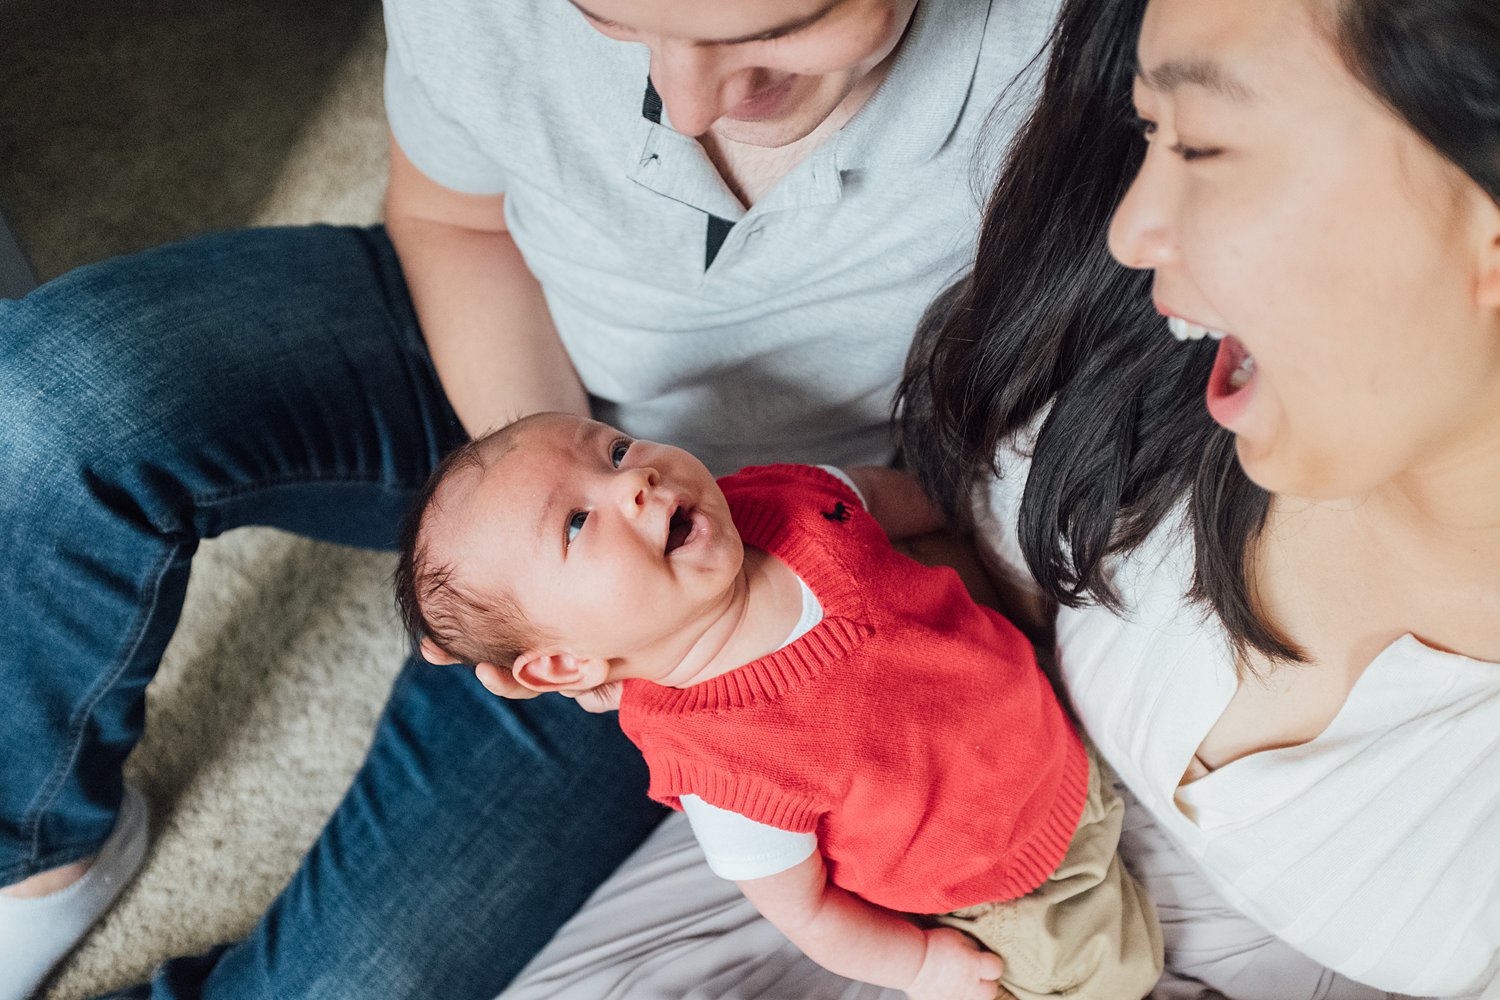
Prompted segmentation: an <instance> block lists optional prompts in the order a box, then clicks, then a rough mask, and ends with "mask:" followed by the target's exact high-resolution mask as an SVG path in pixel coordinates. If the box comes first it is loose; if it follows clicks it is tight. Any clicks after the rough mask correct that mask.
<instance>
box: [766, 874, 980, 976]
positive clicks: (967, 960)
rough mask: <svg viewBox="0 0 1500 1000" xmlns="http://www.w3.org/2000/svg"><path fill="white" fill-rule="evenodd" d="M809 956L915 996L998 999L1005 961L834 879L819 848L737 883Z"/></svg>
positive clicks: (828, 966) (832, 969) (838, 970)
mask: <svg viewBox="0 0 1500 1000" xmlns="http://www.w3.org/2000/svg"><path fill="white" fill-rule="evenodd" d="M736 884H737V885H738V886H739V887H740V891H741V892H743V893H744V894H745V896H746V898H747V899H749V900H750V902H751V903H753V904H754V905H755V908H756V909H757V910H759V911H760V912H761V914H762V915H763V916H764V917H765V918H766V919H767V920H769V921H771V923H772V924H774V925H775V926H776V929H777V930H779V931H781V933H783V934H785V935H786V936H787V938H789V939H790V940H791V942H792V943H793V944H795V945H796V946H797V947H798V948H800V949H801V950H802V953H803V954H804V955H806V956H807V957H808V958H811V959H812V960H813V961H815V962H817V963H818V964H819V965H821V966H823V968H825V969H827V970H829V971H830V972H836V973H838V974H839V975H841V976H845V977H848V978H849V979H857V980H860V981H861V982H866V983H873V984H874V985H876V986H888V987H894V988H895V989H899V990H905V991H906V994H907V996H909V997H911V998H912V1000H994V998H995V996H996V995H997V993H998V985H997V982H996V981H997V980H998V979H999V978H1000V972H1001V969H1002V965H1001V962H1000V959H999V958H998V957H997V956H995V955H992V954H990V953H989V952H986V951H981V950H980V949H979V948H978V946H976V945H975V944H974V942H972V941H970V940H969V939H968V938H967V937H965V936H964V935H963V934H960V933H959V932H958V931H955V930H952V929H951V928H947V927H937V928H932V929H928V930H924V929H922V928H920V927H917V926H916V925H915V924H912V923H910V922H909V921H907V920H906V919H904V918H902V917H900V916H898V915H897V914H895V913H892V912H891V911H890V910H885V909H882V908H880V907H878V906H875V905H874V904H873V903H869V902H866V901H865V900H863V899H860V898H859V897H858V896H855V895H854V894H852V893H849V892H846V891H844V890H843V889H840V888H839V887H838V886H836V885H834V884H833V883H832V882H830V881H829V880H828V873H827V871H826V870H825V869H824V866H823V857H822V855H821V854H819V853H818V852H816V851H814V852H813V854H812V856H811V857H809V858H808V859H807V860H806V861H803V862H802V863H801V864H798V865H796V866H794V867H792V868H788V869H787V870H786V871H783V872H779V873H777V874H775V875H768V876H766V877H765V878H757V879H750V880H748V881H743V882H737V883H736Z"/></svg>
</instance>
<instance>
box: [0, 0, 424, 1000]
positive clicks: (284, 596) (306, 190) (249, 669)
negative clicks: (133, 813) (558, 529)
mask: <svg viewBox="0 0 1500 1000" xmlns="http://www.w3.org/2000/svg"><path fill="white" fill-rule="evenodd" d="M383 46H384V40H383V36H382V31H381V24H380V10H379V5H378V2H376V0H323V2H319V3H315V4H306V3H302V2H298V0H238V2H236V3H224V2H223V0H192V2H189V0H115V2H112V3H109V4H101V3H97V2H94V0H87V2H85V0H0V208H3V210H4V212H5V215H6V217H7V218H8V219H9V220H10V222H11V225H12V226H13V228H14V229H15V231H16V234H17V235H18V237H19V238H20V240H21V242H22V244H23V246H24V247H25V248H26V250H27V252H28V253H29V254H30V256H31V259H32V261H33V263H34V264H35V265H36V270H37V271H38V273H39V275H40V277H42V278H43V279H44V280H45V279H46V278H49V277H52V276H55V275H57V274H60V273H62V272H63V271H66V270H68V269H69V268H72V267H74V266H76V265H79V264H83V263H86V262H89V261H93V260H98V259H101V258H103V257H107V256H112V255H114V254H118V253H123V252H128V251H130V250H134V249H138V248H141V247H145V246H150V245H153V244H156V243H160V242H164V241H167V240H171V239H176V238H179V237H182V236H186V235H190V234H193V233H198V232H204V231H209V230H215V229H225V228H234V227H240V226H245V225H259V224H280V223H299V222H313V221H329V222H351V223H361V222H370V221H374V220H375V219H376V218H377V217H378V214H379V202H380V195H381V192H382V189H383V181H384V170H385V156H386V152H385V120H384V115H383V112H382V109H381V103H380V74H381V60H382V58H383ZM392 568H393V562H392V558H391V557H390V556H388V555H386V554H380V553H368V552H357V551H353V550H349V549H343V548H338V547H335V546H330V545H321V544H316V543H312V542H308V541H306V540H303V539H297V538H293V537H291V536H288V535H285V534H281V533H279V532H274V531H270V530H266V529H244V530H240V531H235V532H231V533H229V534H227V535H225V536H223V537H222V538H220V539H217V540H213V541H210V542H207V543H205V544H204V546H203V548H202V550H201V553H200V555H199V556H198V558H197V560H196V561H195V563H194V566H193V577H192V582H191V584H190V586H189V590H188V600H187V608H186V611H185V613H184V616H183V620H182V625H181V627H180V628H179V630H178V632H177V635H176V637H175V638H174V640H173V642H172V645H171V647H170V649H169V650H168V652H167V656H166V659H165V662H164V663H163V665H162V669H161V672H160V674H159V676H158V678H157V680H156V682H155V683H154V684H153V685H152V686H151V688H150V689H149V691H148V694H147V729H146V738H145V741H144V742H143V743H142V744H141V745H140V747H139V748H138V749H137V750H136V752H135V754H134V755H133V756H132V757H131V759H130V762H129V764H128V767H127V770H128V772H129V773H130V775H131V776H132V777H133V778H134V780H135V781H136V782H138V783H139V785H140V787H141V788H142V790H143V791H144V792H145V794H146V797H147V799H148V800H149V802H150V804H151V809H152V816H151V835H152V845H151V848H150V852H149V853H148V855H147V859H146V864H145V868H144V870H143V872H142V874H141V876H140V878H139V879H138V880H137V881H136V883H135V884H134V885H132V886H131V887H130V888H129V889H127V890H126V891H125V893H124V895H123V896H122V897H121V898H120V901H119V903H118V904H117V905H116V906H115V908H114V909H113V910H112V911H111V912H110V913H109V915H108V916H106V918H105V919H104V921H103V922H102V923H101V924H100V925H98V927H97V928H96V929H95V930H94V932H93V933H92V934H91V935H90V936H89V937H88V938H87V939H86V940H85V941H84V943H83V944H82V946H81V947H80V948H79V949H78V950H77V951H75V952H74V954H73V956H72V957H71V959H70V960H69V962H68V963H67V965H66V966H65V967H64V968H63V969H62V971H61V972H60V974H59V975H58V976H57V977H55V979H54V981H53V982H52V983H51V984H50V986H49V988H48V990H47V991H46V992H45V993H44V994H43V996H44V997H46V998H47V1000H75V998H81V997H90V996H94V995H96V994H98V993H101V992H104V991H106V990H110V989H115V988H118V987H121V986H125V985H129V984H131V983H134V982H139V981H141V980H143V979H145V978H146V977H147V976H148V975H149V973H150V971H151V969H152V968H153V967H154V966H155V965H156V963H158V962H159V961H161V960H162V959H163V958H166V957H168V956H171V955H178V954H188V953H194V952H199V951H202V950H204V949H206V948H208V947H210V946H212V945H214V944H216V943H218V942H221V941H228V940H233V939H235V938H237V937H240V936H242V935H243V934H244V933H245V932H246V931H247V930H248V929H249V928H250V927H251V926H252V925H253V923H254V921H255V920H256V918H257V917H258V916H259V914H260V913H261V912H262V910H264V909H265V907H266V905H267V904H268V903H269V902H270V900H271V899H272V898H273V897H274V896H275V895H276V893H277V892H278V891H279V890H280V888H281V887H282V886H283V885H284V884H285V883H286V881H287V879H288V878H289V877H290V875H291V873H292V871H293V870H294V868H295V867H296V865H297V863H298V861H299V859H300V858H301V856H302V854H303V852H304V851H305V850H306V848H307V846H308V844H310V843H311V842H312V840H313V839H314V838H315V837H316V836H317V833H318V830H319V829H320V828H321V826H322V824H323V822H324V820H325V819H326V817H327V816H328V814H329V813H330V812H331V811H332V810H333V808H334V806H335V805H336V804H337V802H338V800H339V797H340V796H341V794H342V792H343V790H344V788H345V787H346V786H347V784H348V781H349V778H350V776H351V775H352V774H353V772H354V769H355V768H356V767H357V766H358V764H359V761H360V759H361V758H362V757H363V755H364V752H365V749H366V747H367V746H368V743H369V740H370V735H371V732H372V729H373V726H374V722H375V719H376V717H377V715H378V713H379V711H380V708H381V706H382V705H383V704H384V702H385V697H386V693H387V691H388V690H389V687H390V683H391V680H392V678H393V677H394V675H395V673H396V671H397V669H398V668H399V666H400V664H401V661H402V658H403V656H404V652H405V642H404V639H403V638H402V636H401V634H400V630H399V628H398V627H397V625H396V622H395V616H394V613H393V611H392V610H391V600H390V596H389V591H388V585H387V578H388V576H389V573H390V571H391V569H392Z"/></svg>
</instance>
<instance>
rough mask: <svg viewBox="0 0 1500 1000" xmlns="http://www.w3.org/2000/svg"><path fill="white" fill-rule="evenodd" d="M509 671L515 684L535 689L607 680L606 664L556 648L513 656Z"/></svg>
mask: <svg viewBox="0 0 1500 1000" xmlns="http://www.w3.org/2000/svg"><path fill="white" fill-rule="evenodd" d="M510 672H511V676H512V677H514V678H515V679H516V682H517V683H518V684H520V685H521V686H522V687H525V688H528V689H530V690H532V691H536V692H538V693H545V692H547V691H576V690H582V689H587V688H591V687H595V686H597V685H599V684H603V683H604V682H605V681H606V680H608V675H609V665H608V664H607V663H605V661H603V660H596V659H593V658H592V657H587V656H574V655H573V654H572V653H565V652H561V651H557V650H552V651H547V652H543V651H539V650H532V651H529V652H525V653H522V654H521V655H520V656H518V657H516V661H515V662H514V663H513V664H511V668H510Z"/></svg>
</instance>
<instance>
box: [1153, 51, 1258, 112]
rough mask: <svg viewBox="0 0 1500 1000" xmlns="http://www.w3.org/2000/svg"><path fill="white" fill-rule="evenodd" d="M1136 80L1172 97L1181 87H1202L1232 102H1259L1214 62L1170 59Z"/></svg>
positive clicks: (1247, 88)
mask: <svg viewBox="0 0 1500 1000" xmlns="http://www.w3.org/2000/svg"><path fill="white" fill-rule="evenodd" d="M1135 78H1136V79H1137V80H1139V81H1140V82H1141V83H1143V84H1145V85H1146V86H1147V87H1149V88H1150V89H1152V90H1156V91H1161V92H1163V93H1171V92H1172V91H1174V90H1177V89H1179V88H1181V87H1188V86H1191V87H1202V88H1203V89H1204V90H1207V91H1209V92H1210V93H1214V94H1218V95H1219V96H1220V97H1226V98H1228V99H1229V100H1231V101H1240V102H1247V101H1253V100H1254V99H1255V92H1254V91H1253V90H1251V89H1250V88H1249V87H1247V86H1245V85H1244V84H1243V83H1241V82H1240V81H1239V80H1237V79H1235V77H1233V76H1232V75H1230V74H1229V72H1228V71H1227V70H1225V69H1224V67H1222V66H1220V65H1219V64H1218V63H1216V62H1214V61H1213V60H1211V59H1168V60H1167V61H1166V62H1164V63H1158V64H1157V65H1155V66H1153V67H1151V68H1150V69H1137V70H1136V71H1135Z"/></svg>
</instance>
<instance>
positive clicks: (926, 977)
mask: <svg viewBox="0 0 1500 1000" xmlns="http://www.w3.org/2000/svg"><path fill="white" fill-rule="evenodd" d="M926 934H927V953H926V954H925V955H924V956H923V957H922V967H921V968H920V969H918V970H917V978H916V979H915V980H913V981H912V984H911V985H910V986H908V987H907V988H906V995H907V996H908V997H910V998H911V1000H995V998H996V997H997V996H999V995H1000V984H999V979H1000V973H1001V972H1002V971H1004V968H1005V965H1004V963H1003V962H1001V961H1000V956H998V955H995V954H992V953H990V952H988V951H984V950H983V949H981V948H980V947H979V946H978V945H977V944H975V943H974V942H973V940H971V939H970V938H968V937H966V936H965V935H963V934H960V933H959V932H958V931H956V930H954V929H953V928H951V927H935V928H933V929H932V930H929V931H927V932H926Z"/></svg>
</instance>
